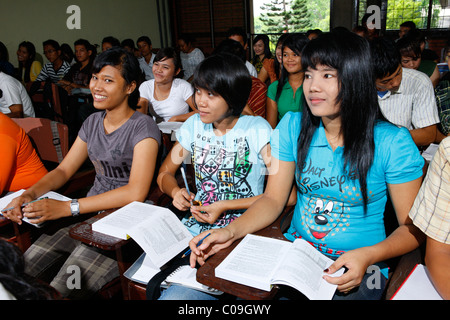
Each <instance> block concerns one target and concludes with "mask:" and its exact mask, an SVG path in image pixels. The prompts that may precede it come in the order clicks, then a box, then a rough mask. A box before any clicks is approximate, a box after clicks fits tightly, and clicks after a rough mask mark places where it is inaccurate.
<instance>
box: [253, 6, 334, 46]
mask: <svg viewBox="0 0 450 320" xmlns="http://www.w3.org/2000/svg"><path fill="white" fill-rule="evenodd" d="M330 2H331V0H253V17H254V30H253V33H255V34H261V33H263V34H267V35H269V36H271V38H272V37H273V38H277V37H278V36H279V35H280V34H282V33H292V32H306V31H308V30H309V29H320V30H322V31H329V30H330ZM271 40H272V39H271Z"/></svg>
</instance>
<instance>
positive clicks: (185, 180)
mask: <svg viewBox="0 0 450 320" xmlns="http://www.w3.org/2000/svg"><path fill="white" fill-rule="evenodd" d="M180 170H181V175H182V176H183V180H184V185H185V186H186V190H187V192H188V194H189V202H190V203H191V206H193V205H194V204H193V203H192V199H191V192H190V191H189V186H188V183H187V179H186V173H185V172H184V168H183V167H181V168H180Z"/></svg>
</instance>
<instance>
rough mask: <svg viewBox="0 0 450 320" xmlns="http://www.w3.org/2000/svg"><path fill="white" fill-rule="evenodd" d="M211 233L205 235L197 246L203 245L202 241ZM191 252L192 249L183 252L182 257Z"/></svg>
mask: <svg viewBox="0 0 450 320" xmlns="http://www.w3.org/2000/svg"><path fill="white" fill-rule="evenodd" d="M209 235H211V233H208V234H207V235H206V236H205V237H203V239H202V240H200V241H199V242H198V243H197V247H198V246H199V245H201V244H202V243H203V240H205V239H206V238H207V237H208V236H209ZM190 253H191V249H189V250H188V251H186V252H185V253H184V254H183V256H182V257H181V258H184V257H186V256H187V255H188V254H190Z"/></svg>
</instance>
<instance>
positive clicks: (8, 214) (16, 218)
mask: <svg viewBox="0 0 450 320" xmlns="http://www.w3.org/2000/svg"><path fill="white" fill-rule="evenodd" d="M32 200H33V198H31V197H30V196H26V195H20V196H18V197H16V198H14V199H12V200H11V202H10V203H9V204H8V205H7V206H6V207H5V208H10V209H11V210H7V211H3V212H2V214H3V216H4V217H5V218H7V219H10V220H11V221H13V222H16V223H18V224H22V218H23V216H22V205H23V204H25V203H27V202H30V201H32Z"/></svg>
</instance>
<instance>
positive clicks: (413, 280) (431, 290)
mask: <svg viewBox="0 0 450 320" xmlns="http://www.w3.org/2000/svg"><path fill="white" fill-rule="evenodd" d="M391 300H442V297H441V296H440V295H439V293H438V292H437V291H436V288H435V287H434V286H433V283H432V282H431V279H430V276H429V275H428V270H427V267H425V266H424V265H422V264H418V265H416V266H415V267H414V269H413V270H412V271H411V273H410V274H409V276H408V277H407V278H406V280H405V281H404V282H403V283H402V285H401V286H400V288H399V289H398V290H397V292H396V293H394V295H393V296H392V298H391Z"/></svg>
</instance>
